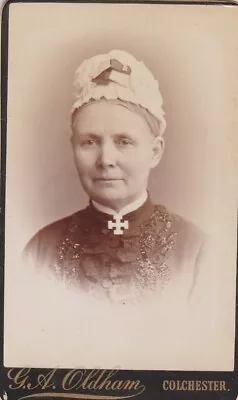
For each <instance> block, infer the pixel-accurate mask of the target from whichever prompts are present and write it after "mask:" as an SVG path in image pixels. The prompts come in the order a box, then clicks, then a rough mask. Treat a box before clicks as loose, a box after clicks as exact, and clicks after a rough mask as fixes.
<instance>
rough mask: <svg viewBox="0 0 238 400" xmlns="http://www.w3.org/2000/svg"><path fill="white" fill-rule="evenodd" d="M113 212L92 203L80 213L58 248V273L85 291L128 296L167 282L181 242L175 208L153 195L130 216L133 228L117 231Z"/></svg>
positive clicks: (73, 218)
mask: <svg viewBox="0 0 238 400" xmlns="http://www.w3.org/2000/svg"><path fill="white" fill-rule="evenodd" d="M109 218H110V215H107V214H104V213H102V212H100V211H98V210H96V209H95V208H94V207H93V206H92V204H90V205H89V206H88V207H87V208H86V209H85V210H83V211H81V212H79V213H76V214H74V215H73V216H72V217H71V219H70V222H69V224H68V225H67V227H66V229H65V230H64V233H63V235H62V237H61V239H60V240H59V243H58V246H57V255H56V261H55V263H54V266H53V268H54V272H55V273H56V274H57V276H58V277H59V278H60V279H64V280H65V281H66V282H67V283H69V284H73V285H79V286H81V288H82V289H83V290H85V291H87V292H88V291H89V292H90V291H96V292H100V291H101V292H104V293H109V292H110V293H111V292H112V290H114V291H115V290H116V291H117V292H118V291H119V292H121V294H122V295H125V294H126V293H127V292H128V293H129V292H131V290H134V291H136V292H138V291H139V292H141V293H142V292H143V291H146V290H152V291H153V290H155V288H156V287H157V286H158V284H159V285H161V286H163V285H164V284H165V283H166V282H168V281H169V279H170V278H171V274H172V271H171V270H170V269H169V267H168V265H167V260H168V258H169V256H170V254H171V251H172V250H173V249H174V247H175V245H176V235H177V233H176V232H175V231H174V230H173V226H172V221H171V217H170V214H169V212H168V211H167V210H166V208H165V207H163V206H155V205H153V204H152V203H151V201H150V200H149V199H148V200H147V201H146V203H145V204H144V205H143V206H141V207H140V208H139V209H138V210H136V211H134V212H131V213H129V214H127V215H126V216H124V218H125V219H127V220H128V221H129V229H128V230H125V231H124V233H123V234H122V235H118V236H117V235H114V233H113V231H112V230H109V229H108V227H107V226H108V219H109Z"/></svg>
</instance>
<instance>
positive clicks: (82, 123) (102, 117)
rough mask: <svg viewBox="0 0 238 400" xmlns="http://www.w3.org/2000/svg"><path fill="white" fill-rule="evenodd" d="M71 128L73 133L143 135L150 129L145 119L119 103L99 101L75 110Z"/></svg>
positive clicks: (149, 132)
mask: <svg viewBox="0 0 238 400" xmlns="http://www.w3.org/2000/svg"><path fill="white" fill-rule="evenodd" d="M73 129H74V132H75V133H78V134H86V133H95V134H100V135H103V134H116V133H127V134H132V135H136V136H138V137H139V136H141V134H142V135H143V136H144V135H146V134H149V135H150V136H151V135H152V134H151V131H150V128H149V126H148V124H147V122H146V121H145V119H144V118H143V117H142V116H141V115H140V114H138V113H136V112H133V111H131V110H129V109H128V108H126V107H124V106H123V105H120V104H113V103H110V102H107V101H103V100H102V101H99V102H95V103H91V104H89V105H86V106H85V107H82V108H81V109H79V110H78V111H77V112H76V115H75V118H74V121H73Z"/></svg>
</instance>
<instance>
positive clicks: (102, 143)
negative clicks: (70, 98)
mask: <svg viewBox="0 0 238 400" xmlns="http://www.w3.org/2000/svg"><path fill="white" fill-rule="evenodd" d="M72 145H73V151H74V158H75V163H76V167H77V170H78V173H79V177H80V180H81V183H82V186H83V188H84V190H85V191H86V192H87V194H88V195H89V197H90V198H91V199H93V200H95V201H97V202H99V203H101V204H103V205H105V206H108V207H110V208H113V209H114V210H116V211H119V210H120V209H121V208H122V207H124V206H126V205H127V204H129V203H130V202H132V201H134V200H136V199H137V198H138V197H139V196H140V195H141V194H142V193H143V191H144V190H145V189H146V188H147V182H148V177H149V173H150V170H151V168H153V167H155V166H156V165H157V164H158V162H159V160H160V158H161V155H162V151H163V141H162V139H161V138H158V137H157V138H155V137H154V136H153V134H152V133H151V130H150V128H149V126H148V124H147V122H146V121H145V120H144V119H143V117H142V116H140V115H139V114H137V113H134V112H132V111H130V110H128V109H127V108H125V107H122V106H120V105H117V104H113V103H110V102H107V101H99V102H95V103H92V104H90V105H88V106H87V107H83V108H82V109H81V110H79V111H78V113H77V114H76V116H75V118H74V121H73V136H72Z"/></svg>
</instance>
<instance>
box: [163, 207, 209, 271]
mask: <svg viewBox="0 0 238 400" xmlns="http://www.w3.org/2000/svg"><path fill="white" fill-rule="evenodd" d="M156 208H157V209H158V210H160V212H161V213H162V214H164V215H165V216H166V217H165V218H166V220H167V221H168V223H169V229H168V235H173V236H174V237H175V238H176V240H175V242H176V244H175V248H174V257H175V258H176V259H177V260H178V261H179V264H181V263H182V260H183V261H184V260H187V262H188V260H190V261H192V260H193V262H195V261H196V260H197V259H198V257H199V256H200V254H201V253H202V252H203V250H204V248H205V247H206V246H207V245H208V243H209V237H208V235H207V234H206V233H205V232H204V231H203V230H202V229H201V228H200V227H198V226H197V225H196V224H195V223H193V222H191V221H189V220H188V219H186V218H184V217H182V216H180V215H178V214H176V213H173V212H170V211H169V210H168V209H167V208H166V207H163V206H160V205H158V206H156Z"/></svg>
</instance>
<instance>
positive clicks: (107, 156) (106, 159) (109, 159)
mask: <svg viewBox="0 0 238 400" xmlns="http://www.w3.org/2000/svg"><path fill="white" fill-rule="evenodd" d="M115 165H116V149H115V146H113V143H111V142H110V141H106V142H104V143H102V144H101V146H100V149H99V153H98V158H97V166H98V167H100V168H110V167H111V168H113V167H115Z"/></svg>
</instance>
